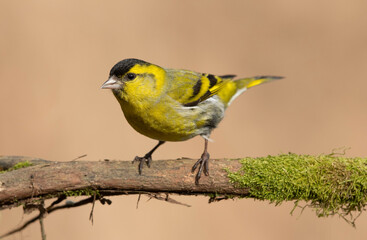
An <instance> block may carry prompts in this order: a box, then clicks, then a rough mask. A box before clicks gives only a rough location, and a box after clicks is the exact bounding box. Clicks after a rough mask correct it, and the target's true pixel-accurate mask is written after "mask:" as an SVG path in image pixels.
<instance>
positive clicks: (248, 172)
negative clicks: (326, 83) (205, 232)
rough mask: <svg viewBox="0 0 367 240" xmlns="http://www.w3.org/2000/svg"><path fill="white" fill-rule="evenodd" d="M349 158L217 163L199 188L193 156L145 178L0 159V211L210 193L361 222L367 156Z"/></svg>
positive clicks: (85, 165)
mask: <svg viewBox="0 0 367 240" xmlns="http://www.w3.org/2000/svg"><path fill="white" fill-rule="evenodd" d="M343 154H344V153H341V154H337V153H332V154H329V155H319V156H310V155H296V154H291V153H289V154H281V155H278V156H267V157H262V158H261V157H260V158H244V159H235V160H228V159H213V160H211V161H210V176H209V177H202V179H200V184H199V185H195V180H194V174H192V173H191V171H190V170H191V167H192V165H193V164H194V163H195V161H196V160H192V159H177V160H160V161H153V163H152V166H151V168H147V167H145V168H144V169H143V174H142V175H139V174H138V170H137V165H136V164H131V162H124V161H110V160H107V159H105V160H103V161H98V162H91V161H69V162H52V161H46V160H42V159H35V158H26V157H7V156H2V157H1V156H0V168H2V169H4V170H6V169H8V171H3V172H0V209H1V208H5V207H12V206H19V205H20V204H25V206H28V207H29V206H32V204H33V203H35V202H36V203H37V201H38V202H39V200H41V201H42V200H44V199H47V198H55V197H57V198H58V199H57V200H56V201H54V203H52V204H51V206H50V207H48V208H46V212H49V210H51V209H54V208H57V206H53V205H56V204H58V203H60V202H61V201H63V200H64V199H66V198H67V197H68V196H80V195H88V196H92V198H91V199H92V200H93V201H91V202H94V201H95V200H99V201H100V202H102V203H103V202H106V201H109V200H106V199H105V198H104V197H105V196H112V195H124V194H139V195H140V194H148V195H150V197H152V198H155V199H158V200H165V201H167V202H172V203H177V204H180V203H179V202H177V201H174V200H172V199H170V198H169V197H168V194H170V193H175V194H184V195H199V194H202V195H209V196H210V199H209V202H211V201H219V200H222V199H228V198H233V197H236V196H240V197H251V198H255V199H260V200H269V201H270V202H274V203H276V204H280V203H282V202H283V201H294V202H295V207H297V206H298V203H299V202H300V201H305V202H306V203H307V205H306V206H310V207H312V208H314V209H315V210H316V214H317V215H318V216H320V217H321V216H329V215H335V214H337V215H339V216H341V217H342V218H343V219H346V220H347V221H348V222H350V223H352V224H354V221H355V219H356V218H357V217H358V216H359V214H360V213H361V212H362V211H363V210H364V207H365V205H366V204H367V158H347V157H344V156H342V155H343ZM9 162H11V164H10V163H9ZM30 164H33V165H32V166H29V165H30ZM22 166H23V167H24V168H21V167H22ZM27 166H28V167H27ZM19 168H20V169H19ZM15 169H16V170H15ZM11 170H12V171H11ZM164 195H166V197H164ZM89 201H90V200H89ZM34 205H36V206H38V207H39V204H38V205H37V204H34ZM39 210H40V212H41V210H42V208H39ZM41 213H42V212H41ZM355 213H357V215H356V214H355ZM40 216H41V215H40ZM42 216H43V215H42ZM92 217H93V212H91V219H92Z"/></svg>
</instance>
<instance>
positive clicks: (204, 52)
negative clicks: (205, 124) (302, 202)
mask: <svg viewBox="0 0 367 240" xmlns="http://www.w3.org/2000/svg"><path fill="white" fill-rule="evenodd" d="M366 9H367V2H366V1H363V0H360V1H358V0H345V1H339V0H334V1H325V0H322V1H319V0H308V1H292V0H278V1H258V0H251V1H250V0H249V1H234V0H226V1H218V0H216V1H213V0H205V1H204V0H203V1H197V0H190V1H162V0H155V1H90V0H88V1H50V0H47V1H46V0H44V1H33V0H29V1H1V2H0V112H1V117H0V154H3V155H26V156H34V157H41V158H45V159H50V160H57V161H68V160H71V159H73V158H75V157H77V156H80V155H82V154H88V157H87V158H86V159H88V160H99V159H103V158H110V159H123V160H131V159H132V158H133V157H134V156H135V155H137V154H138V155H142V154H144V153H145V152H146V151H147V150H149V149H150V148H151V147H152V146H153V145H154V144H156V142H155V141H153V140H151V139H148V138H146V137H144V136H141V135H139V134H138V133H136V132H135V131H134V130H133V129H132V128H131V127H130V126H129V125H128V124H127V122H126V120H125V119H124V118H123V115H122V112H121V111H120V108H119V106H118V103H117V101H116V100H115V99H114V97H113V95H112V94H111V92H110V91H106V90H101V89H100V86H101V84H102V83H103V82H104V81H105V80H106V79H107V76H108V73H109V70H110V68H111V67H112V66H113V65H114V64H115V63H116V62H117V61H119V60H122V59H124V58H128V57H135V58H141V59H144V60H146V61H150V62H153V63H156V64H159V65H162V66H165V67H172V68H185V69H191V70H196V71H201V72H208V73H213V74H237V75H239V76H253V75H265V74H272V75H281V76H286V79H284V80H282V81H278V82H274V83H271V84H267V85H264V86H261V87H258V88H254V89H251V91H249V92H246V93H245V94H244V95H243V96H241V97H240V98H238V99H237V100H236V101H235V103H233V104H232V105H231V107H230V109H228V111H227V113H226V118H225V119H224V121H223V122H222V123H221V124H220V126H219V128H218V129H217V130H215V131H214V133H213V134H212V138H213V139H214V140H215V142H213V143H210V145H209V150H210V153H211V156H212V157H214V158H221V157H242V156H264V155H268V154H279V153H286V152H289V151H291V152H296V153H302V154H306V153H307V154H320V153H329V152H331V150H332V149H334V148H337V147H343V146H346V147H351V150H349V151H348V155H349V156H366V155H367V148H366V144H367V134H366V133H367V124H366V122H367V109H366V103H367V95H366V94H365V89H366V87H367V15H366ZM202 148H203V140H202V139H200V138H195V139H192V140H190V141H187V142H182V143H168V144H166V145H164V146H162V147H161V149H159V150H158V151H157V152H156V154H155V155H154V158H155V159H167V158H176V157H181V156H186V157H192V158H197V157H199V156H200V154H201V152H202ZM153 167H154V163H153ZM188 171H189V170H188ZM176 199H177V200H179V201H182V202H185V203H188V204H191V205H192V207H191V208H186V207H183V206H176V205H171V204H167V203H164V202H158V201H153V200H151V201H149V202H146V198H144V199H143V200H142V201H141V202H140V207H139V209H137V210H136V209H135V205H136V200H137V197H136V196H132V197H115V198H112V200H113V204H112V205H111V206H101V205H100V204H97V206H96V209H95V222H94V225H93V226H92V225H91V223H90V222H89V220H88V216H89V211H90V207H91V206H86V207H82V208H79V209H76V210H70V211H63V212H57V213H55V214H52V215H50V216H49V217H47V219H46V221H45V224H46V230H47V236H48V239H235V238H236V239H238V238H244V239H365V237H366V234H367V229H366V228H365V225H366V224H367V214H366V213H364V214H362V216H361V217H360V219H359V220H358V222H357V229H354V228H352V227H351V226H349V225H347V224H346V223H345V222H344V221H343V220H342V219H341V218H338V217H331V218H327V219H318V218H317V217H316V216H315V214H314V212H313V211H312V210H309V209H307V210H305V212H304V213H303V214H302V215H301V216H298V215H299V212H297V213H296V214H295V215H294V216H291V215H290V214H289V212H290V210H291V209H292V204H284V205H282V206H280V207H274V206H273V205H269V204H268V203H267V202H260V201H253V200H251V199H248V200H237V201H224V202H219V203H214V204H210V205H208V204H207V198H204V197H179V196H176ZM29 217H30V216H28V215H23V213H22V210H21V209H20V208H19V209H13V210H5V211H2V212H0V233H4V232H5V231H6V230H9V229H10V228H12V227H14V226H19V224H20V222H21V221H23V220H25V219H27V218H29ZM39 238H40V231H39V225H38V224H37V223H36V224H33V225H32V226H31V227H30V228H28V229H27V230H25V231H23V232H22V233H21V234H16V235H14V236H12V237H9V238H7V239H39Z"/></svg>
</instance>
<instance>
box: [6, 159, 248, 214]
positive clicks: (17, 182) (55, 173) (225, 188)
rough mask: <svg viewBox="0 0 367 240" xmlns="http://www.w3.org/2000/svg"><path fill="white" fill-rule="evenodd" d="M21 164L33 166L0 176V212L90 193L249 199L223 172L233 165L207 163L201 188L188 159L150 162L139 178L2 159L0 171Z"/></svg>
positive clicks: (89, 167)
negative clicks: (21, 203) (43, 199)
mask: <svg viewBox="0 0 367 240" xmlns="http://www.w3.org/2000/svg"><path fill="white" fill-rule="evenodd" d="M9 161H11V162H12V164H9ZM24 161H27V162H29V163H31V164H33V165H32V166H30V167H26V168H21V169H17V170H15V171H9V172H3V173H2V174H0V208H4V207H7V206H11V205H14V204H17V203H19V201H24V200H30V199H32V198H35V197H46V198H47V197H55V196H58V195H59V194H60V193H63V194H66V195H93V192H92V191H98V192H99V193H100V194H103V195H104V196H108V195H116V194H138V193H142V192H143V193H144V192H160V193H178V194H187V195H198V194H230V195H234V196H243V195H246V194H248V189H246V188H236V187H234V186H233V184H231V183H230V182H229V179H228V178H227V172H226V171H225V169H226V168H228V169H230V170H232V171H236V170H238V169H239V168H240V166H241V164H240V163H239V162H238V161H236V160H225V159H220V160H211V162H210V164H211V165H210V167H211V169H210V176H209V177H202V179H200V184H199V185H195V181H194V174H192V173H191V171H190V169H191V167H192V165H193V164H194V163H195V161H196V160H192V159H180V160H164V161H153V163H152V166H151V168H147V167H146V166H145V168H144V169H143V173H142V175H139V174H138V171H137V165H136V164H131V162H126V161H110V160H104V161H98V162H92V161H70V162H52V161H46V160H41V159H34V158H26V157H7V156H2V157H0V167H1V166H7V168H10V167H11V166H14V165H15V164H16V163H19V162H24ZM72 191H74V192H72ZM78 191H79V192H78ZM88 191H89V192H88Z"/></svg>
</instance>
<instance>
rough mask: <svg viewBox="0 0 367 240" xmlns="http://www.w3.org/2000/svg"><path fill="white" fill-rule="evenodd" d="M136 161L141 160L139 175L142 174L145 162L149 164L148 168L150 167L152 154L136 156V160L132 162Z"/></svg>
mask: <svg viewBox="0 0 367 240" xmlns="http://www.w3.org/2000/svg"><path fill="white" fill-rule="evenodd" d="M134 162H139V166H138V170H139V175H141V173H142V170H143V165H144V162H145V163H146V164H147V166H148V168H150V163H151V162H152V156H147V155H145V156H144V157H138V156H136V157H135V158H134V160H133V161H132V163H133V164H134Z"/></svg>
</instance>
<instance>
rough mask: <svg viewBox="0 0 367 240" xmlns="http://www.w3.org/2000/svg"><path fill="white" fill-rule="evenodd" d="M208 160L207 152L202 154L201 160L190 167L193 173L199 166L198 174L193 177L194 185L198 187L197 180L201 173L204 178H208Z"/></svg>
mask: <svg viewBox="0 0 367 240" xmlns="http://www.w3.org/2000/svg"><path fill="white" fill-rule="evenodd" d="M209 158H210V155H209V153H208V152H204V153H203V154H202V155H201V158H200V159H199V160H198V161H197V162H196V163H195V164H194V166H192V169H191V172H192V173H193V172H195V170H196V168H197V167H198V166H199V170H198V173H197V174H196V176H195V184H196V185H199V180H200V178H201V173H202V172H203V171H204V174H205V176H209Z"/></svg>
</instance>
